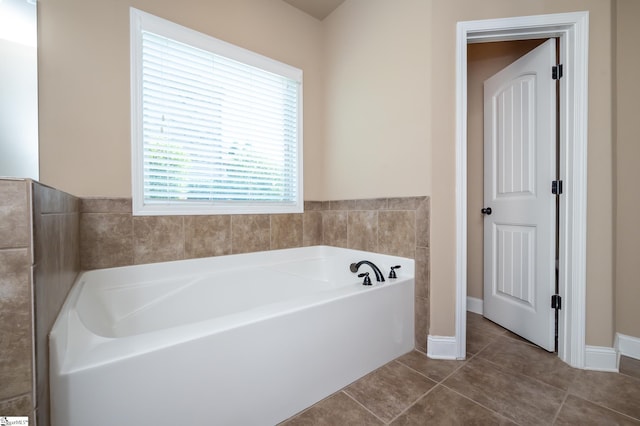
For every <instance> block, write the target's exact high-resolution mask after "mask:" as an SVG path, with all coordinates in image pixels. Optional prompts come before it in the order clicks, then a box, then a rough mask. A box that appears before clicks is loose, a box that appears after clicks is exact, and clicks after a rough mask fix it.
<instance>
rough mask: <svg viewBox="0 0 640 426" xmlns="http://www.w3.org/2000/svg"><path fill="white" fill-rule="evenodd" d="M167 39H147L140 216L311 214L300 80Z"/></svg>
mask: <svg viewBox="0 0 640 426" xmlns="http://www.w3.org/2000/svg"><path fill="white" fill-rule="evenodd" d="M158 19H159V18H158ZM164 22H167V21H164ZM173 25H175V24H173ZM155 29H157V28H154V30H155ZM180 30H181V31H190V30H187V29H185V28H184V27H180ZM160 32H161V31H151V30H147V29H145V28H144V26H143V28H141V29H140V33H139V35H138V40H139V43H140V48H141V49H140V50H141V52H140V56H139V65H140V70H139V84H140V88H139V96H140V98H139V99H140V105H139V108H137V109H138V111H137V113H138V114H139V119H140V122H139V123H138V126H137V130H138V133H139V136H140V139H141V141H139V143H138V145H139V146H138V152H137V155H134V156H135V157H138V158H137V159H136V160H134V161H136V162H137V163H138V164H137V167H138V170H137V173H138V178H139V179H138V180H139V185H138V186H139V188H135V186H136V185H135V179H134V192H135V191H136V189H137V191H138V194H139V195H141V196H142V197H141V198H142V199H141V200H139V201H138V207H140V209H139V210H141V213H142V214H167V212H171V211H178V213H181V214H183V213H189V211H192V212H195V213H215V212H218V211H219V212H225V213H228V212H232V213H243V212H257V213H273V212H290V211H302V209H301V204H302V201H301V195H302V194H301V161H300V159H301V152H300V151H301V143H300V140H301V138H300V133H301V129H300V125H299V123H300V111H301V105H300V102H301V78H292V77H291V76H288V75H283V74H280V73H278V72H274V71H273V70H266V69H264V68H262V67H258V66H254V65H253V64H248V63H245V62H242V61H240V60H237V59H234V58H230V57H228V56H223V55H221V54H218V53H217V52H215V50H216V49H215V46H214V49H203V48H202V46H203V45H205V46H206V43H202V42H200V43H198V44H199V46H198V47H195V46H193V45H189V44H187V43H185V42H183V41H178V40H175V39H174V38H170V37H168V36H165V35H163V34H159V33H160ZM194 33H195V32H194ZM195 34H196V35H198V36H201V37H204V38H205V40H204V41H205V42H206V41H208V39H210V37H208V36H205V35H203V34H200V33H195ZM213 40H215V39H213ZM215 41H216V42H217V43H218V44H221V45H222V46H223V47H224V49H223V50H225V52H228V51H229V49H230V50H231V51H232V53H233V49H237V50H238V52H239V53H240V55H239V56H240V57H242V58H246V57H249V59H251V56H252V55H254V56H255V57H256V59H257V62H258V63H261V62H265V61H266V63H267V64H269V65H273V64H272V63H270V62H269V61H270V60H268V59H267V58H264V57H261V56H259V55H255V54H252V53H250V52H248V51H245V50H244V49H240V48H237V47H235V46H231V45H228V44H226V43H224V42H220V41H219V40H215ZM214 44H215V43H214ZM273 62H275V61H273ZM276 65H281V66H284V67H286V66H285V65H284V64H279V63H276ZM270 68H273V67H270ZM276 68H277V66H276ZM289 74H290V73H289ZM140 142H141V143H140ZM135 168H136V164H134V169H135ZM140 201H141V203H140ZM134 204H136V200H135V195H134Z"/></svg>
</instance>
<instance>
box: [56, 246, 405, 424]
mask: <svg viewBox="0 0 640 426" xmlns="http://www.w3.org/2000/svg"><path fill="white" fill-rule="evenodd" d="M364 259H366V260H370V261H372V262H374V263H375V264H376V265H378V266H379V267H380V269H382V271H383V273H384V274H385V277H387V276H388V274H389V268H390V267H391V266H394V265H401V266H402V267H401V268H400V269H398V270H397V274H398V278H397V279H395V280H390V279H388V278H387V280H386V281H385V282H384V283H381V284H380V283H377V282H376V280H375V275H374V273H373V271H372V270H371V269H370V268H369V267H368V266H366V265H363V266H362V267H361V268H360V271H359V272H370V276H371V278H372V281H373V286H370V287H367V286H363V285H362V284H361V283H362V278H358V277H357V276H356V274H354V273H352V272H350V270H349V265H350V264H351V263H352V262H357V261H360V260H364ZM413 295H414V261H413V260H412V259H406V258H401V257H394V256H385V255H380V254H374V253H367V252H361V251H355V250H346V249H339V248H335V247H327V246H316V247H306V248H299V249H287V250H276V251H269V252H260V253H251V254H242V255H232V256H221V257H213V258H206V259H195V260H185V261H179V262H167V263H157V264H150V265H139V266H128V267H123V268H113V269H104V270H97V271H90V272H85V273H83V274H81V275H80V276H79V277H78V280H77V282H76V283H75V285H74V287H73V289H72V290H71V292H70V294H69V296H68V298H67V300H66V302H65V304H64V306H63V308H62V310H61V312H60V315H59V316H58V319H57V320H56V323H55V324H54V326H53V329H52V331H51V335H50V386H51V417H52V425H53V426H86V425H92V426H102V425H105V426H106V425H113V424H122V425H154V426H155V425H167V426H168V425H172V426H173V425H178V424H182V425H187V424H188V425H243V426H244V425H271V424H276V423H278V422H280V421H282V420H285V419H287V418H288V417H290V416H292V415H294V414H295V413H297V412H299V411H301V410H303V409H304V408H305V407H308V406H310V405H312V404H314V403H315V402H317V401H319V400H321V399H322V398H324V397H326V396H328V395H330V394H331V393H333V392H335V391H337V390H339V389H340V388H342V387H344V386H346V385H348V384H349V383H351V382H353V381H354V380H356V379H358V378H359V377H362V376H363V375H365V374H367V373H369V372H370V371H372V370H374V369H376V368H378V367H380V366H381V365H383V364H385V363H387V362H388V361H390V360H392V359H394V358H396V357H398V356H400V355H402V354H405V353H407V352H409V351H410V350H411V349H413V347H414V333H413V330H414V315H413V312H414V300H413Z"/></svg>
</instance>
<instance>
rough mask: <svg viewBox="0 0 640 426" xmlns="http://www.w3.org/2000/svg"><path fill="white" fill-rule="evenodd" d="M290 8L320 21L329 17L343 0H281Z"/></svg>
mask: <svg viewBox="0 0 640 426" xmlns="http://www.w3.org/2000/svg"><path fill="white" fill-rule="evenodd" d="M283 1H285V2H287V3H289V4H290V5H291V6H293V7H296V8H298V9H300V10H301V11H303V12H305V13H308V14H309V15H311V16H313V17H314V18H316V19H318V20H320V21H322V20H323V19H324V18H326V17H327V16H329V14H330V13H331V12H333V11H334V10H335V9H336V8H337V7H338V6H340V5H341V4H342V3H343V2H344V0H283Z"/></svg>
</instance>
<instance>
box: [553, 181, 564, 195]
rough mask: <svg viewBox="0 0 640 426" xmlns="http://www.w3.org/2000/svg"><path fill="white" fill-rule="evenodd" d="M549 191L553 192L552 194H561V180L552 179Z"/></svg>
mask: <svg viewBox="0 0 640 426" xmlns="http://www.w3.org/2000/svg"><path fill="white" fill-rule="evenodd" d="M551 193H552V194H554V195H560V194H562V181H561V180H554V181H553V182H551Z"/></svg>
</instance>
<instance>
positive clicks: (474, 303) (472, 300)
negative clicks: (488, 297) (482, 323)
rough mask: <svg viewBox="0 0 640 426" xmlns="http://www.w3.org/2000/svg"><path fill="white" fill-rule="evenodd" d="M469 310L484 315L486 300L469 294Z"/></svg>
mask: <svg viewBox="0 0 640 426" xmlns="http://www.w3.org/2000/svg"><path fill="white" fill-rule="evenodd" d="M467 311H469V312H473V313H474V314H480V315H482V313H483V312H484V301H483V300H482V299H478V298H477V297H471V296H467Z"/></svg>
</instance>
